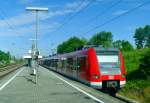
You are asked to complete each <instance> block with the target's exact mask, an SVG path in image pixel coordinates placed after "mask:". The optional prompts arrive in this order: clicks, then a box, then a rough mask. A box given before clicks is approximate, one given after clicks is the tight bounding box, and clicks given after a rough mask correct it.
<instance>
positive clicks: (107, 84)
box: [89, 48, 126, 90]
mask: <svg viewBox="0 0 150 103" xmlns="http://www.w3.org/2000/svg"><path fill="white" fill-rule="evenodd" d="M89 52H90V55H89V58H90V59H91V62H93V61H95V63H91V65H92V66H93V67H94V68H93V67H92V66H91V75H92V76H91V81H93V82H94V84H99V85H97V87H98V88H101V89H106V90H108V89H110V88H111V89H112V88H113V89H115V90H118V89H120V88H121V87H123V86H124V85H125V83H126V78H125V66H124V59H123V56H122V53H121V52H120V50H118V49H115V48H109V49H106V48H91V50H89ZM94 55H95V56H94ZM93 75H94V76H95V78H93V77H94V76H93ZM96 76H97V77H96ZM95 86H96V85H95Z"/></svg>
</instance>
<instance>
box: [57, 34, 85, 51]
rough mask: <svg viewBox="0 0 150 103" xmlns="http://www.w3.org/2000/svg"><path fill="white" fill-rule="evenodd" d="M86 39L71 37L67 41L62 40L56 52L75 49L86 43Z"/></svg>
mask: <svg viewBox="0 0 150 103" xmlns="http://www.w3.org/2000/svg"><path fill="white" fill-rule="evenodd" d="M86 44H87V40H86V39H84V38H82V39H80V38H77V37H71V38H69V39H68V40H67V41H65V42H63V43H62V44H60V45H58V47H57V52H58V53H68V52H72V51H76V50H77V49H78V48H79V47H80V46H82V45H86Z"/></svg>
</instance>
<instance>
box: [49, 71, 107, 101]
mask: <svg viewBox="0 0 150 103" xmlns="http://www.w3.org/2000/svg"><path fill="white" fill-rule="evenodd" d="M50 73H51V74H52V75H54V76H55V77H57V78H58V79H60V80H62V81H63V82H65V83H67V84H68V85H70V86H71V87H73V88H75V89H76V90H78V91H79V92H82V93H83V94H85V95H87V96H88V97H90V98H92V99H94V100H95V101H97V102H99V103H104V102H103V101H102V100H100V99H98V98H96V97H94V96H93V95H91V94H89V93H87V92H85V91H84V90H82V89H80V88H79V87H76V86H74V85H73V84H71V83H69V82H68V81H66V80H64V79H62V78H61V77H59V76H58V75H56V74H55V73H53V72H50Z"/></svg>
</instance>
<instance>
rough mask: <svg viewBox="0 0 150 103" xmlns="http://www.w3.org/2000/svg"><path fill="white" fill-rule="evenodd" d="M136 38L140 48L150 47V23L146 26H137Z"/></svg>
mask: <svg viewBox="0 0 150 103" xmlns="http://www.w3.org/2000/svg"><path fill="white" fill-rule="evenodd" d="M134 38H135V43H136V46H137V48H138V49H141V48H145V47H150V25H146V26H145V27H144V28H141V27H140V28H137V29H136V31H135V34H134Z"/></svg>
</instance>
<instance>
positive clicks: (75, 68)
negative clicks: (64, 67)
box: [73, 57, 78, 79]
mask: <svg viewBox="0 0 150 103" xmlns="http://www.w3.org/2000/svg"><path fill="white" fill-rule="evenodd" d="M73 77H74V78H76V79H77V77H78V63H77V57H75V58H73Z"/></svg>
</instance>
